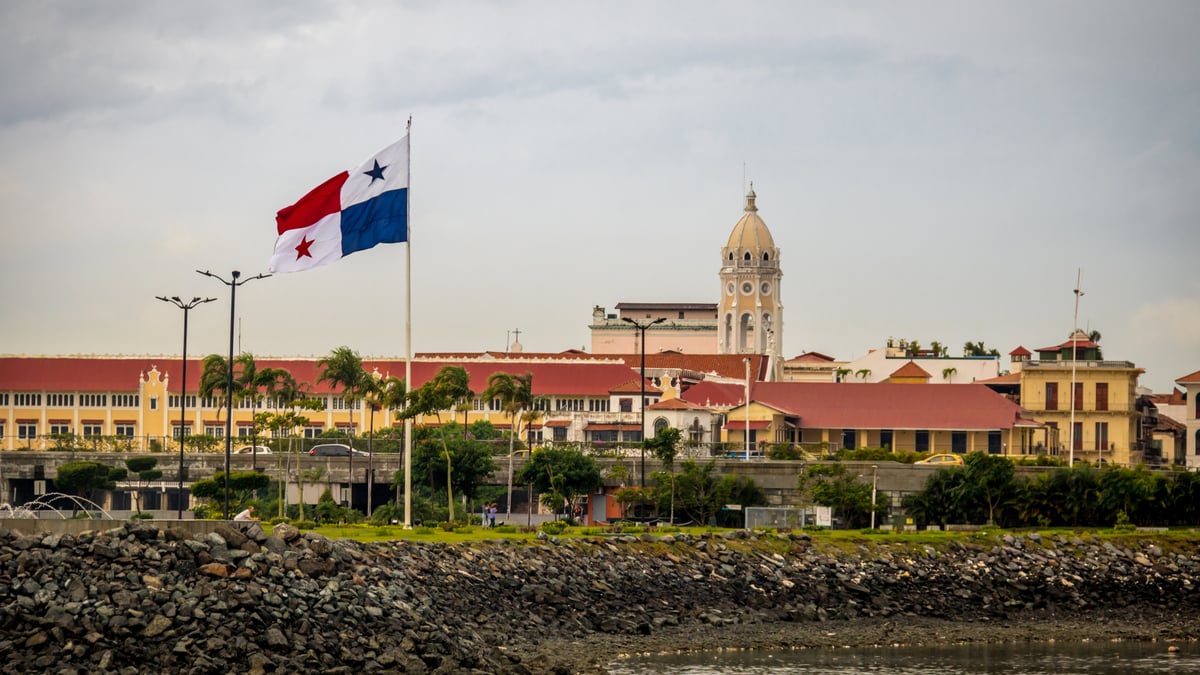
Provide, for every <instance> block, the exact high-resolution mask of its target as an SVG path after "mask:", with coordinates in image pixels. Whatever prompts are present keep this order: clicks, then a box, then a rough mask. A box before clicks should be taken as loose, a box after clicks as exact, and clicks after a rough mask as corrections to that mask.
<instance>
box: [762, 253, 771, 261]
mask: <svg viewBox="0 0 1200 675" xmlns="http://www.w3.org/2000/svg"><path fill="white" fill-rule="evenodd" d="M770 259H771V254H770V252H768V251H763V262H767V261H769V260H770Z"/></svg>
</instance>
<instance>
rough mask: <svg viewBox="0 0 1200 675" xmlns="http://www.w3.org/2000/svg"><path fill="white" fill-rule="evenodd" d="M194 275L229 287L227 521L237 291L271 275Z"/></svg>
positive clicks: (226, 423)
mask: <svg viewBox="0 0 1200 675" xmlns="http://www.w3.org/2000/svg"><path fill="white" fill-rule="evenodd" d="M196 273H197V274H203V275H204V276H206V277H212V278H214V279H216V280H217V281H219V282H221V283H223V284H225V285H226V286H228V287H229V361H228V362H227V363H226V364H225V367H226V369H227V372H226V375H227V377H226V378H225V520H229V464H230V459H229V458H230V454H231V453H232V452H233V328H234V325H235V324H236V323H237V314H236V311H237V289H238V286H241V285H243V284H245V283H246V282H248V281H254V280H255V279H266V278H267V277H269V276H271V275H270V274H256V275H254V276H252V277H246V278H245V279H242V280H241V281H238V278H239V277H241V276H242V273H241V272H239V271H237V270H234V271H233V272H231V273H230V277H229V281H225V280H224V279H222V278H221V277H219V276H217V275H216V274H213V273H212V272H209V271H208V270H196Z"/></svg>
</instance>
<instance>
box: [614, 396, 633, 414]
mask: <svg viewBox="0 0 1200 675" xmlns="http://www.w3.org/2000/svg"><path fill="white" fill-rule="evenodd" d="M617 403H619V404H620V406H621V412H633V399H631V398H623V399H620V400H619V401H617Z"/></svg>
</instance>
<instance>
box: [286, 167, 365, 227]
mask: <svg viewBox="0 0 1200 675" xmlns="http://www.w3.org/2000/svg"><path fill="white" fill-rule="evenodd" d="M349 175H350V174H349V173H348V172H346V171H343V172H341V173H339V174H338V175H336V176H334V177H333V178H330V179H329V180H327V181H325V182H324V183H321V184H320V185H318V186H317V187H315V188H313V189H312V190H310V191H309V193H308V194H306V195H304V196H303V197H301V198H300V200H299V201H297V202H296V203H295V204H292V205H291V206H286V207H284V208H282V209H280V210H279V213H277V214H275V224H276V227H277V229H278V230H279V234H283V233H284V232H287V231H288V230H298V229H300V228H303V227H308V226H309V225H312V224H313V223H315V222H317V221H318V220H320V219H322V218H324V217H325V216H328V215H330V214H334V213H337V212H339V211H341V210H342V185H343V184H344V183H345V182H346V179H347V178H348V177H349Z"/></svg>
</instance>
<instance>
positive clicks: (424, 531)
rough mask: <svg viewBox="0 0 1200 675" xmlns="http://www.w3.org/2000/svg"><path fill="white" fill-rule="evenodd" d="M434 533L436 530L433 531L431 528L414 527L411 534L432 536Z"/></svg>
mask: <svg viewBox="0 0 1200 675" xmlns="http://www.w3.org/2000/svg"><path fill="white" fill-rule="evenodd" d="M434 532H437V530H435V529H433V528H432V527H414V528H413V534H433V533H434Z"/></svg>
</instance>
